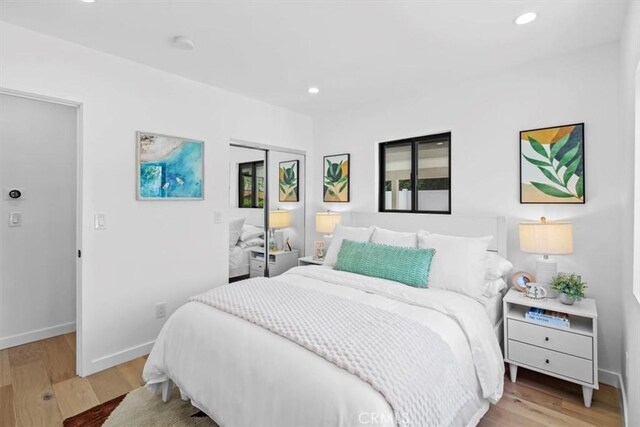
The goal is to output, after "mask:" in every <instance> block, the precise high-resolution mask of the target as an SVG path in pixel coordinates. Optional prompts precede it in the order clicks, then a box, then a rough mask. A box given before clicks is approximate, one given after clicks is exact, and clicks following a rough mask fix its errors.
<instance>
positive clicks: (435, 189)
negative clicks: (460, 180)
mask: <svg viewBox="0 0 640 427" xmlns="http://www.w3.org/2000/svg"><path fill="white" fill-rule="evenodd" d="M450 146H451V144H450V141H449V135H448V134H445V135H442V137H441V138H438V139H436V138H433V137H430V138H429V140H428V141H424V142H419V143H418V206H417V208H416V209H417V210H418V211H435V212H447V211H449V191H450V185H451V179H450V171H449V156H450V154H451V153H450Z"/></svg>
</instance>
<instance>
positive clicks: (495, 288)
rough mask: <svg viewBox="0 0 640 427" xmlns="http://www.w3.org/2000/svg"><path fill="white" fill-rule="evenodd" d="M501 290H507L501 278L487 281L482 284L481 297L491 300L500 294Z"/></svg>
mask: <svg viewBox="0 0 640 427" xmlns="http://www.w3.org/2000/svg"><path fill="white" fill-rule="evenodd" d="M503 289H507V284H506V283H505V281H504V279H503V278H502V277H499V278H497V279H494V280H487V281H486V282H484V288H483V289H482V295H484V296H485V297H487V298H491V297H493V296H495V295H498V294H499V293H500V292H502V290H503Z"/></svg>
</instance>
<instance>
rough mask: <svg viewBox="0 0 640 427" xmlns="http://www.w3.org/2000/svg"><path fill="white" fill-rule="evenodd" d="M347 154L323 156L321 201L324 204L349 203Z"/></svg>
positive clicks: (348, 164) (348, 163)
mask: <svg viewBox="0 0 640 427" xmlns="http://www.w3.org/2000/svg"><path fill="white" fill-rule="evenodd" d="M349 157H350V156H349V154H336V155H332V156H324V162H323V170H324V177H323V183H324V184H323V189H322V200H323V201H324V202H348V201H349V181H350V178H351V177H350V176H349V173H350V171H349V167H350V162H349Z"/></svg>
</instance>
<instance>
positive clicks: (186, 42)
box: [173, 36, 196, 50]
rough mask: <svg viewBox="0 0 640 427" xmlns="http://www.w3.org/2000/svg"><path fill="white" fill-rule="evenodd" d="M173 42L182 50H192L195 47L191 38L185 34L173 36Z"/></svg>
mask: <svg viewBox="0 0 640 427" xmlns="http://www.w3.org/2000/svg"><path fill="white" fill-rule="evenodd" d="M173 44H175V45H176V46H178V47H179V48H180V49H184V50H193V49H195V47H196V44H195V43H194V42H193V40H191V39H190V38H188V37H185V36H175V37H174V38H173Z"/></svg>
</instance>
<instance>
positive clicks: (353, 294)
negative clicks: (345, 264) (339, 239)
mask: <svg viewBox="0 0 640 427" xmlns="http://www.w3.org/2000/svg"><path fill="white" fill-rule="evenodd" d="M277 280H278V281H282V282H286V283H287V284H289V285H290V286H294V287H299V288H306V289H311V290H314V291H317V292H322V293H325V294H329V295H333V296H335V297H339V298H341V299H347V300H352V301H356V302H358V303H361V304H366V305H369V306H372V307H377V308H378V309H381V310H384V311H386V312H390V313H394V314H396V315H398V316H402V317H404V318H407V319H411V320H413V321H415V322H418V323H420V324H422V325H426V326H428V327H429V328H430V329H431V330H432V331H434V332H436V333H437V334H438V335H439V336H440V338H441V339H442V340H443V341H444V342H446V344H447V345H448V347H450V348H451V351H452V354H453V360H454V362H455V363H456V364H457V365H458V366H459V368H460V370H461V372H462V374H463V377H464V381H465V383H466V387H467V388H468V390H469V391H471V392H472V393H473V394H474V399H473V400H472V401H471V402H469V403H468V404H467V405H465V406H464V407H463V408H462V409H461V410H460V411H458V414H457V415H456V418H455V420H454V421H453V422H452V423H451V425H452V426H474V425H476V424H477V422H478V421H479V419H480V418H481V417H482V415H483V414H484V413H485V412H486V411H487V409H488V407H489V401H491V402H496V401H497V400H499V399H500V397H501V396H502V385H503V382H502V381H503V375H504V365H503V362H502V356H501V353H500V347H499V345H498V342H497V339H496V337H495V335H494V333H493V330H492V325H491V324H490V322H489V320H488V319H487V316H486V314H485V312H484V308H483V307H482V305H480V304H479V303H478V302H477V301H475V300H473V299H471V298H468V297H466V296H464V295H459V294H455V293H453V292H449V291H443V290H438V289H416V288H411V287H409V286H406V285H403V284H399V283H396V282H392V281H388V280H384V279H376V278H369V277H364V276H360V275H356V274H352V273H346V272H340V271H335V270H333V269H330V268H326V267H318V266H310V267H297V268H294V269H291V270H289V272H287V273H286V274H284V275H282V276H279V277H278V278H277ZM425 357H426V356H425ZM143 376H144V379H145V381H146V382H147V385H149V386H153V385H154V384H158V383H160V382H163V381H166V380H167V379H171V380H173V381H174V382H175V383H176V384H177V385H178V386H179V387H180V391H181V392H182V393H183V394H184V395H185V396H187V397H188V398H189V399H191V401H192V402H193V404H194V405H195V406H197V407H199V408H200V409H202V410H203V411H205V412H206V413H207V414H208V415H210V416H211V417H212V418H214V419H215V420H216V421H217V422H218V423H219V424H220V425H221V426H232V427H233V426H248V425H260V426H278V427H284V426H298V427H299V426H302V425H304V426H354V425H369V426H370V425H375V426H376V427H377V426H389V427H390V426H393V425H397V423H396V420H395V416H394V413H393V411H392V408H391V406H390V405H389V403H388V402H387V401H386V400H385V398H384V397H383V396H382V394H381V393H380V392H378V391H376V390H375V389H374V388H373V387H372V386H371V385H370V384H368V383H366V382H365V381H363V380H362V379H360V378H359V377H357V376H356V375H353V374H351V373H349V372H347V371H346V370H344V369H341V368H339V367H337V366H336V365H334V364H333V363H331V362H329V361H327V360H326V359H324V358H323V357H320V356H318V355H317V354H315V353H314V352H312V351H309V350H307V349H306V348H304V347H302V346H300V345H298V344H296V343H294V342H292V341H290V340H289V339H287V338H283V337H282V336H279V335H277V334H275V333H272V332H270V331H269V330H267V329H265V328H263V327H260V326H257V325H255V324H253V323H251V322H248V321H246V320H244V319H241V318H239V317H237V316H234V315H231V314H229V313H226V312H224V311H222V310H219V309H216V308H213V307H211V306H208V305H205V304H201V303H196V302H189V303H187V304H185V305H184V306H182V307H180V308H179V309H178V310H176V312H175V313H173V315H172V316H171V317H170V318H169V319H168V320H167V322H166V323H165V325H164V327H163V328H162V331H161V332H160V334H159V336H158V339H157V340H156V343H155V345H154V347H153V350H152V352H151V354H150V355H149V358H148V360H147V363H146V365H145V368H144V373H143ZM425 387H430V388H433V389H435V390H438V388H439V387H440V384H438V383H431V384H425Z"/></svg>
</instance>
